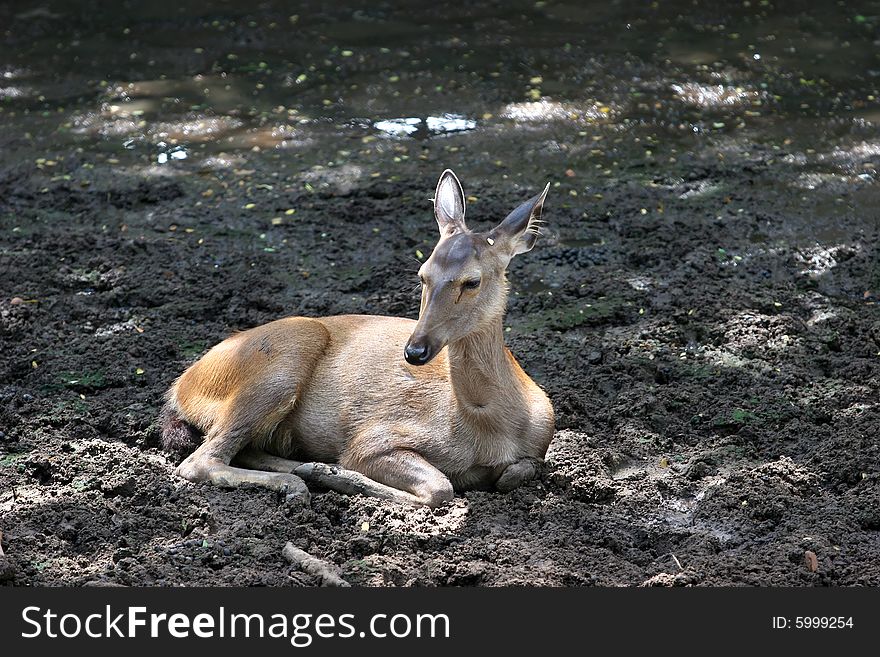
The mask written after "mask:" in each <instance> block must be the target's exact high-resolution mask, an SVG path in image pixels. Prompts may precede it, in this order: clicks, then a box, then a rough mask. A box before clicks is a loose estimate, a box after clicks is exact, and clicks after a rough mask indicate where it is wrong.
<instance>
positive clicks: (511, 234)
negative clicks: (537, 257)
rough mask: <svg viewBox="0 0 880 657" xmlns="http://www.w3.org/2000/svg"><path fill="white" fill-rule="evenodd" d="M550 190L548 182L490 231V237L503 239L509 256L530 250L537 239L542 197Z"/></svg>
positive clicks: (540, 222) (542, 203)
mask: <svg viewBox="0 0 880 657" xmlns="http://www.w3.org/2000/svg"><path fill="white" fill-rule="evenodd" d="M548 191H550V183H547V186H546V187H545V188H544V191H543V192H541V193H540V194H538V195H537V196H533V197H532V198H530V199H529V200H528V201H526V202H525V203H523V204H522V205H520V206H519V207H518V208H516V209H515V210H514V211H513V212H511V213H510V214H509V215H507V217H505V218H504V221H502V222H501V223H500V224H498V226H496V227H495V229H494V230H493V231H492V237H493V238H495V239H500V240H503V241H504V243H505V245H506V246H507V247H508V248H509V249H510V257H511V258H512V257H513V256H515V255H518V254H520V253H525V252H526V251H531V250H532V247H533V246H535V242H537V241H538V235H539V234H540V233H541V224H542V223H543V222H542V221H541V211H542V210H543V209H544V199H546V198H547V192H548Z"/></svg>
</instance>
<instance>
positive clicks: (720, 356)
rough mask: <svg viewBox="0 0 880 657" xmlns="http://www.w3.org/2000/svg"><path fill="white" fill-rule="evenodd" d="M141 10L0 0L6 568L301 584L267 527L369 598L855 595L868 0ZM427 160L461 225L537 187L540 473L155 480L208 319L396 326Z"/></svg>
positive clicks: (870, 168)
mask: <svg viewBox="0 0 880 657" xmlns="http://www.w3.org/2000/svg"><path fill="white" fill-rule="evenodd" d="M142 4H143V3H141V4H138V5H134V4H132V5H128V4H126V3H123V4H121V5H120V10H119V14H117V15H113V16H110V15H107V14H106V13H105V10H106V8H103V7H99V6H98V4H97V3H95V4H94V6H93V5H92V4H90V3H66V2H46V3H40V4H39V5H33V4H30V3H22V2H19V3H15V2H13V3H4V5H3V6H2V7H0V25H3V26H4V28H3V29H4V30H5V31H4V32H3V38H2V43H0V110H2V112H0V531H2V532H3V538H2V548H3V551H4V552H5V553H6V557H5V562H4V563H0V579H3V580H4V582H5V583H7V584H14V585H19V586H28V585H47V584H48V585H65V586H78V585H84V584H123V585H149V586H153V585H211V584H219V585H314V584H316V581H315V580H314V579H313V578H312V577H311V576H309V575H307V574H305V573H302V572H300V571H299V570H297V569H295V568H293V567H291V566H290V565H289V564H288V563H287V562H286V560H285V559H284V558H283V557H282V555H281V551H282V548H283V547H284V545H285V543H286V542H287V541H292V542H293V544H294V545H296V546H298V547H300V548H302V549H305V550H307V551H309V552H310V553H312V554H313V555H315V556H317V557H319V558H321V559H324V560H327V561H329V562H332V563H333V564H336V565H337V566H338V567H339V568H340V570H341V573H342V576H343V577H344V578H345V579H346V580H347V581H349V582H351V583H352V584H354V585H367V586H445V585H465V586H473V585H479V586H498V585H529V586H539V585H550V586H572V585H609V586H637V585H642V584H646V585H665V586H668V585H702V586H707V585H774V586H776V585H857V584H858V585H873V586H876V585H880V565H878V564H880V531H878V530H880V446H878V435H880V405H878V375H880V315H878V305H877V301H878V295H880V265H878V262H880V261H878V255H880V254H878V237H880V234H878V233H880V228H878V227H880V221H878V216H877V207H878V192H877V169H878V166H880V139H878V135H877V127H876V122H877V121H880V103H878V100H877V98H878V96H880V94H878V89H877V88H878V77H880V73H878V64H877V60H876V56H875V54H876V52H877V48H876V46H877V39H878V38H880V33H878V27H880V21H878V18H877V16H880V11H878V9H880V8H878V6H877V4H876V3H859V5H860V6H859V7H856V6H854V5H852V4H847V6H846V7H843V6H840V5H836V4H835V5H831V4H830V3H829V7H827V8H824V7H819V8H817V7H812V6H811V5H810V4H807V3H803V4H799V3H778V4H779V6H776V5H774V4H770V3H767V2H758V1H757V0H752V2H751V3H735V4H734V3H729V5H728V4H727V3H711V4H708V3H707V4H703V3H698V4H696V5H694V4H692V3H690V2H687V3H685V2H662V3H654V5H649V4H648V3H644V5H640V6H639V8H631V7H629V8H628V7H621V6H619V5H618V4H615V3H595V4H594V6H586V5H582V4H578V3H571V4H567V5H565V4H558V3H554V2H547V3H543V2H538V3H534V2H528V3H504V6H503V7H502V6H501V5H497V4H492V3H472V4H471V5H469V6H467V7H463V6H461V5H456V7H455V10H454V11H451V10H444V9H442V8H439V7H437V6H434V4H435V3H425V4H424V6H422V5H420V4H419V3H413V6H412V8H411V9H408V10H407V12H405V13H404V12H400V11H395V10H394V9H393V7H392V6H391V5H390V4H389V5H386V4H381V3H380V4H376V3H364V4H362V5H356V4H355V5H352V6H351V8H348V9H342V8H334V9H327V8H322V7H321V5H320V4H319V3H302V4H301V6H300V7H299V8H298V9H297V11H296V13H295V14H294V13H293V10H290V9H289V8H284V7H281V6H275V5H273V4H271V3H265V4H260V5H256V4H254V3H240V2H228V3H222V4H221V5H219V6H218V7H216V8H214V9H210V10H206V9H197V8H195V7H189V6H183V7H181V6H180V5H181V4H182V3H179V2H175V3H166V2H154V3H149V6H148V7H144V6H141V5H142ZM619 4H620V5H625V4H630V3H619ZM783 4H784V6H783ZM717 5H723V6H717ZM123 9H124V11H123ZM446 167H452V168H453V169H455V171H456V172H457V173H458V175H459V177H460V178H461V179H462V181H463V184H464V186H465V191H466V193H467V194H468V195H471V196H472V198H471V203H470V207H469V212H468V217H469V221H471V222H473V223H474V224H475V225H477V226H483V225H488V222H490V221H498V220H500V219H501V218H503V216H504V215H505V213H506V212H508V211H509V210H510V209H512V208H513V207H514V206H515V205H516V204H517V203H519V202H520V201H522V200H523V199H525V198H527V197H528V196H530V195H532V194H534V193H535V192H537V191H538V190H539V189H540V188H541V187H542V186H543V185H544V184H545V182H547V181H550V182H551V183H552V186H551V192H550V195H549V197H548V201H547V204H546V208H545V218H546V219H547V222H548V223H547V227H546V231H545V235H544V237H543V238H542V239H541V240H540V241H539V243H538V246H537V247H536V248H535V250H533V251H532V252H530V253H528V254H525V255H523V256H520V257H518V258H517V259H516V260H515V262H514V263H513V264H512V266H511V270H510V280H511V300H510V308H509V314H508V317H507V320H506V326H507V331H506V335H507V339H508V344H509V346H510V347H511V349H512V350H513V351H514V353H515V354H516V355H517V357H518V359H519V360H520V362H521V364H522V365H523V367H524V368H525V369H526V371H528V372H529V373H530V374H531V375H532V376H533V378H535V380H536V381H538V382H539V383H540V384H541V385H542V386H543V387H544V388H545V389H546V391H547V393H548V394H549V396H550V398H551V400H552V401H553V404H554V407H555V409H556V413H557V433H556V436H555V438H554V441H553V443H552V445H551V449H550V452H549V454H548V459H547V463H546V467H545V469H544V472H543V473H542V475H541V477H540V479H539V480H537V481H536V482H534V483H533V484H531V485H529V486H527V487H525V488H523V489H520V490H517V491H514V492H512V493H510V494H507V495H500V494H493V493H468V494H465V495H461V496H459V497H457V498H456V500H455V501H454V502H453V503H452V504H451V505H449V506H447V507H444V508H441V509H437V510H434V511H431V510H428V509H418V510H413V509H409V508H402V507H399V506H395V505H393V504H390V503H385V502H381V501H377V500H373V499H366V498H359V497H352V498H348V497H344V496H341V495H338V494H335V493H332V492H326V491H319V490H315V491H313V498H312V504H311V507H310V508H305V509H304V508H301V507H299V506H296V505H292V504H290V503H288V502H287V501H285V499H284V498H283V497H279V496H278V495H276V494H275V493H271V492H267V491H264V490H260V489H241V490H234V491H227V490H220V489H216V488H212V487H211V486H209V485H194V484H191V483H188V482H184V481H182V480H180V479H177V478H175V477H174V476H173V468H174V465H175V462H174V460H173V459H172V458H171V457H169V456H168V455H166V454H164V453H163V452H162V451H160V449H159V430H158V426H157V424H156V418H157V415H158V412H159V409H160V406H161V401H162V394H163V392H164V391H165V389H166V388H167V387H168V385H169V384H170V383H171V382H172V381H173V379H174V378H175V377H176V376H177V375H179V374H180V372H182V371H183V369H184V368H185V367H186V366H187V364H189V363H190V362H192V361H193V360H194V359H195V358H197V357H198V356H199V355H200V354H201V353H203V352H204V351H205V350H206V349H207V348H208V347H209V346H211V345H212V344H214V343H216V342H217V341H219V340H221V339H223V338H224V337H225V336H226V335H228V334H229V333H230V332H231V331H233V330H237V329H243V328H247V327H251V326H255V325H257V324H260V323H263V322H266V321H269V320H272V319H275V318H278V317H281V316H284V315H311V316H320V315H328V314H337V313H375V314H388V315H398V316H406V317H414V316H415V314H416V313H417V309H418V308H417V306H418V300H417V295H416V293H415V291H414V286H415V283H416V277H415V270H416V269H417V267H418V262H419V261H420V260H422V259H424V258H425V257H426V255H427V254H429V253H430V249H431V247H432V245H433V243H434V241H435V237H436V233H435V231H436V227H435V225H434V223H433V219H432V216H431V207H430V201H429V199H430V196H431V192H432V190H433V185H434V183H435V181H436V178H437V175H438V174H439V173H440V172H441V171H442V170H443V169H444V168H446ZM481 222H484V223H481ZM807 551H810V552H812V553H814V554H815V555H816V562H815V564H814V565H815V568H813V567H811V562H810V560H809V559H807V560H805V553H806V552H807ZM2 559H3V557H0V560H2Z"/></svg>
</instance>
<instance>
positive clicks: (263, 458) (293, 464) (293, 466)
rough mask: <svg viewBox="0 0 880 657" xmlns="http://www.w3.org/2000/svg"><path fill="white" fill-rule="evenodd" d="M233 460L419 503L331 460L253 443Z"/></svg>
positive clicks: (345, 491) (333, 487) (327, 484)
mask: <svg viewBox="0 0 880 657" xmlns="http://www.w3.org/2000/svg"><path fill="white" fill-rule="evenodd" d="M235 462H236V463H237V464H239V465H243V466H245V467H247V468H253V469H254V470H268V471H270V472H289V473H293V474H295V475H297V476H298V477H301V478H302V479H304V480H306V481H308V482H309V483H313V484H317V485H319V486H323V487H324V488H329V489H330V490H335V491H336V492H337V493H343V494H344V495H358V494H360V495H367V496H369V497H378V498H381V499H384V500H392V501H395V502H403V503H405V504H421V503H422V502H421V501H420V500H419V499H418V498H417V497H416V496H415V495H411V494H409V493H407V492H405V491H402V490H399V489H397V488H392V487H391V486H386V485H385V484H381V483H379V482H378V481H374V480H373V479H370V478H369V477H367V476H365V475H363V474H361V473H360V472H356V471H354V470H348V469H346V468H343V467H342V466H340V465H336V464H334V463H301V462H299V461H291V460H289V459H284V458H281V457H279V456H273V455H272V454H267V453H266V452H263V451H260V450H257V449H255V448H253V447H247V448H245V449H243V450H242V451H241V452H239V454H238V455H237V456H236V457H235Z"/></svg>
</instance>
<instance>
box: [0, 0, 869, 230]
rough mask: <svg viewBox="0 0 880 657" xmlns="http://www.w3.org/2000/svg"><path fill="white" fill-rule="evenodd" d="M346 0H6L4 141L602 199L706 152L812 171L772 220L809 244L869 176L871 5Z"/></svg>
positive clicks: (83, 170)
mask: <svg viewBox="0 0 880 657" xmlns="http://www.w3.org/2000/svg"><path fill="white" fill-rule="evenodd" d="M347 4H348V8H343V7H337V6H326V3H317V2H312V3H309V2H305V3H297V4H296V5H295V8H294V9H290V7H291V6H293V5H287V4H285V3H270V2H266V3H260V4H258V5H255V4H254V3H248V2H237V1H232V2H222V3H212V6H210V7H199V6H197V5H194V4H187V3H183V4H181V3H178V2H164V1H163V2H154V3H122V4H120V5H118V8H117V10H116V11H113V12H110V11H108V10H107V7H106V6H103V5H101V4H100V3H80V2H63V1H55V2H46V3H41V4H39V5H37V6H34V5H33V3H24V2H21V3H11V4H5V5H4V7H2V8H0V23H2V24H3V25H5V31H4V37H3V40H2V43H0V109H2V113H0V120H2V130H3V137H2V146H3V150H2V153H3V155H2V156H5V157H7V158H15V159H16V160H19V161H21V162H22V163H23V164H28V163H33V165H34V166H36V167H38V168H43V169H45V172H46V174H47V176H48V177H49V179H50V180H53V179H56V180H57V179H58V178H59V177H60V178H61V179H63V180H65V181H69V182H71V183H73V184H81V185H83V186H86V185H91V184H94V178H95V177H99V176H98V173H100V172H105V173H106V172H110V173H115V174H123V173H124V174H127V175H133V176H140V177H155V176H169V177H182V176H188V175H196V174H204V173H205V172H206V171H217V170H222V169H236V168H237V169H247V168H248V167H249V166H251V165H253V164H260V163H263V164H265V163H266V162H270V163H271V166H273V167H275V168H276V169H278V170H284V178H285V179H287V180H291V181H295V182H298V184H301V185H309V186H311V187H313V188H317V189H319V190H320V189H323V190H325V191H328V192H331V193H332V192H333V191H334V189H337V188H341V189H343V190H348V189H351V188H352V187H357V186H359V185H361V184H363V183H364V182H365V181H367V180H369V179H371V178H383V179H388V180H391V181H394V180H395V178H396V177H399V176H405V175H409V174H411V173H412V172H413V171H418V172H421V170H422V169H423V168H424V167H423V166H422V162H423V161H425V160H428V159H429V158H430V159H431V160H432V161H435V160H442V161H443V162H444V163H445V164H446V165H447V166H459V167H460V168H462V165H461V162H462V161H466V165H465V166H464V168H466V169H467V171H466V173H467V176H468V177H470V178H471V179H474V178H476V179H477V180H482V179H492V180H495V179H498V178H499V177H500V178H501V179H505V178H510V179H512V180H514V181H516V182H518V183H520V184H523V185H526V186H528V187H529V188H531V187H532V186H534V185H536V184H537V183H538V182H540V181H541V180H545V179H550V180H552V181H553V183H554V185H557V186H558V187H559V188H560V190H559V192H560V193H561V194H568V195H570V197H571V198H570V201H571V203H572V204H575V203H577V204H579V205H583V206H584V207H585V208H586V210H587V212H589V211H590V210H589V208H590V204H591V203H590V200H592V199H591V196H592V195H593V193H594V192H595V188H596V187H599V186H602V185H605V184H608V183H609V182H612V183H613V182H614V181H619V180H626V181H635V182H638V183H640V184H642V185H649V184H671V185H673V186H674V185H675V184H676V182H675V181H676V180H679V181H687V180H689V179H695V178H697V179H701V180H700V182H699V183H698V184H699V185H702V187H698V188H694V187H689V188H684V187H682V188H681V189H680V191H679V193H680V195H681V196H682V198H689V197H695V196H699V195H701V194H707V195H711V194H717V195H719V196H720V195H722V194H724V190H723V188H722V187H721V186H720V185H719V184H718V181H716V180H712V179H711V178H712V176H711V175H710V176H708V177H707V176H705V175H703V173H704V170H705V168H706V167H707V166H711V167H715V168H717V167H719V166H721V167H722V168H723V167H730V168H737V169H741V168H743V167H752V168H753V169H754V174H755V175H754V179H755V182H756V184H760V185H764V186H767V187H769V188H771V189H774V190H777V191H778V193H790V191H791V190H792V189H793V188H794V189H801V190H803V191H804V195H803V198H801V199H800V200H798V197H793V198H792V202H791V205H792V208H791V210H792V213H794V214H797V213H809V215H810V217H809V220H804V221H798V222H797V224H798V225H797V227H796V228H795V229H794V230H792V231H789V234H787V235H782V234H778V235H772V236H771V238H776V237H779V238H782V237H785V238H787V239H792V238H794V239H796V240H802V241H805V242H810V241H812V240H814V239H825V238H827V237H829V236H832V237H838V238H839V237H841V236H840V234H839V233H840V232H841V231H840V230H836V229H835V226H837V225H838V223H839V217H840V216H841V215H845V214H846V213H847V212H850V210H849V209H848V208H849V207H850V206H849V204H848V203H847V201H846V200H843V201H839V202H838V203H837V204H835V203H834V202H833V201H832V202H826V203H824V204H823V205H822V206H821V210H822V212H816V208H815V207H814V206H813V203H812V198H811V197H815V196H816V193H817V192H818V193H822V194H824V195H826V196H834V197H837V196H847V195H850V194H858V195H861V194H870V195H873V194H874V190H873V188H874V183H875V180H876V176H877V166H878V161H880V155H878V154H880V138H878V136H877V133H876V125H875V122H876V121H877V120H878V117H880V102H878V97H880V94H878V89H877V87H878V76H880V62H878V61H877V59H876V52H877V45H878V40H877V39H878V32H877V27H878V22H880V19H878V18H877V17H878V16H880V4H878V3H876V2H873V3H862V4H861V6H860V8H858V9H856V8H854V7H851V6H843V5H839V4H830V3H820V5H821V6H815V3H806V2H801V3H770V2H767V1H766V0H754V1H751V2H750V1H747V2H742V3H724V4H725V6H724V7H718V6H717V3H700V2H662V3H651V4H643V5H642V4H640V5H639V6H632V5H633V3H624V2H611V3H568V4H565V3H555V2H511V3H505V4H504V6H503V8H501V7H499V6H481V5H469V6H467V7H462V6H457V7H455V9H454V10H451V9H448V8H443V7H441V6H439V5H436V4H435V3H426V2H416V3H407V5H406V9H405V10H402V9H395V8H394V6H393V5H392V4H391V3H385V4H378V5H377V4H376V3H366V2H363V3H347ZM71 153H75V154H76V155H75V156H72V155H71ZM2 156H0V157H2ZM92 167H97V168H98V172H95V171H94V170H93V169H92ZM425 175H426V174H425ZM434 175H435V172H434V171H433V169H432V171H431V173H430V177H433V176H434ZM477 184H478V185H479V182H478V183H477ZM476 195H477V196H478V195H479V194H478V193H477V194H476ZM585 195H586V199H590V200H585ZM689 195H690V196H689ZM746 210H747V211H752V210H753V209H752V208H746ZM849 219H850V220H851V219H853V218H852V217H850V218H849ZM860 220H861V218H859V217H856V218H855V221H856V222H858V221H860ZM865 220H866V221H874V218H873V217H871V218H866V219H865ZM849 223H851V221H847V224H849ZM851 229H852V228H851V226H849V225H848V226H847V228H846V229H845V231H844V232H849V231H851ZM805 231H806V232H805ZM573 239H579V238H573Z"/></svg>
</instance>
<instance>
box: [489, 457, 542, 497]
mask: <svg viewBox="0 0 880 657" xmlns="http://www.w3.org/2000/svg"><path fill="white" fill-rule="evenodd" d="M539 470H540V461H539V460H538V459H535V458H532V457H526V458H523V459H520V460H519V461H514V462H513V463H511V464H510V465H508V466H507V467H506V468H505V469H504V472H502V473H501V476H500V477H498V481H496V482H495V488H496V490H498V491H499V492H501V493H509V492H510V491H512V490H513V489H514V488H519V487H520V486H522V485H523V484H524V483H526V482H527V481H531V480H532V479H534V478H535V476H536V475H537V474H538V472H539Z"/></svg>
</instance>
